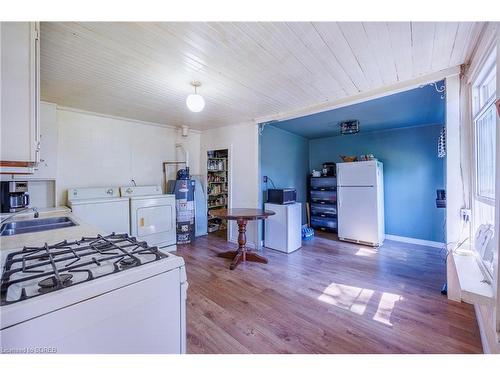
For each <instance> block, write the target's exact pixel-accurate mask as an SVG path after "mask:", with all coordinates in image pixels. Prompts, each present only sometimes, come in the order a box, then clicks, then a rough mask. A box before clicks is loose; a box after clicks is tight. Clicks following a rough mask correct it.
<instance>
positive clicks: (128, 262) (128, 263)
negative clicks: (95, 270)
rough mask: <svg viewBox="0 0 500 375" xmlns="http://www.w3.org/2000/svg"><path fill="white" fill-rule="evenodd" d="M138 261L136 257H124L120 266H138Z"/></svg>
mask: <svg viewBox="0 0 500 375" xmlns="http://www.w3.org/2000/svg"><path fill="white" fill-rule="evenodd" d="M137 263H138V261H137V259H135V258H123V259H122V260H120V267H121V268H122V269H124V268H130V267H134V266H136V265H137Z"/></svg>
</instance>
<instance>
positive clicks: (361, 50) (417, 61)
mask: <svg viewBox="0 0 500 375" xmlns="http://www.w3.org/2000/svg"><path fill="white" fill-rule="evenodd" d="M482 27H483V25H482V24H481V23H474V22H445V23H439V22H438V23H430V22H426V23H419V22H397V23H377V22H367V23H365V22H352V23H345V22H344V23H337V22H331V23H330V22H329V23H302V22H300V23H293V22H292V23H281V22H278V23H275V22H273V23H137V22H131V23H114V22H96V23H87V22H81V23H64V22H44V23H42V30H41V85H42V87H41V90H42V99H43V100H46V101H50V102H55V103H57V104H59V105H62V106H67V107H74V108H78V109H83V110H87V111H92V112H98V113H104V114H108V115H114V116H120V117H128V118H132V119H137V120H143V121H151V122H157V123H161V124H168V125H173V126H180V125H189V126H191V127H192V128H195V129H200V130H202V129H208V128H215V127H220V126H224V125H230V124H236V123H241V122H245V121H249V120H252V119H255V118H262V117H265V116H271V115H273V114H276V113H286V112H288V111H294V110H297V109H300V108H304V107H308V106H312V105H316V104H318V103H324V102H326V101H335V100H339V99H342V98H345V97H348V96H351V95H356V94H359V93H362V92H366V91H370V90H374V89H377V88H380V87H384V86H387V85H391V84H395V83H398V82H402V81H406V80H410V79H414V78H417V77H419V76H422V75H425V74H429V73H432V72H436V71H439V70H442V69H447V68H450V67H454V66H457V65H460V64H462V63H464V62H465V61H467V59H468V57H469V56H470V53H471V52H472V51H471V50H472V48H473V45H474V43H475V41H476V40H477V37H478V35H479V33H480V32H481V29H482ZM194 79H196V80H199V81H201V82H202V84H203V85H202V86H201V88H200V89H199V91H198V92H199V93H200V94H202V95H203V96H204V97H205V99H206V107H205V109H204V111H203V112H200V113H191V112H189V110H188V109H187V108H186V105H185V98H186V96H187V95H188V94H190V93H192V91H193V90H192V87H191V86H190V84H189V82H190V81H192V80H194Z"/></svg>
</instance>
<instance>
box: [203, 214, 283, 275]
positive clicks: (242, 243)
mask: <svg viewBox="0 0 500 375" xmlns="http://www.w3.org/2000/svg"><path fill="white" fill-rule="evenodd" d="M210 213H211V214H212V215H213V216H215V217H218V218H220V219H226V220H236V223H237V224H238V233H239V234H238V250H233V251H226V252H223V253H219V254H217V256H219V257H221V258H228V259H232V261H231V265H230V266H229V269H230V270H234V269H235V268H236V267H238V264H240V263H241V262H246V261H248V262H259V263H267V258H265V257H263V256H262V255H259V254H257V253H255V252H254V251H251V250H248V249H247V248H246V243H247V236H246V231H247V222H248V221H250V220H265V219H267V218H268V217H269V216H271V215H274V212H273V211H264V210H259V209H255V208H231V209H228V210H225V209H224V210H213V211H210Z"/></svg>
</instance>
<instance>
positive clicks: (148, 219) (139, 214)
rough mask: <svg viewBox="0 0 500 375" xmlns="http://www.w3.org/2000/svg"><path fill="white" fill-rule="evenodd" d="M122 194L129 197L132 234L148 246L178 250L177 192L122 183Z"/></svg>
mask: <svg viewBox="0 0 500 375" xmlns="http://www.w3.org/2000/svg"><path fill="white" fill-rule="evenodd" d="M120 194H121V196H122V197H127V198H128V199H130V234H131V235H132V236H134V237H137V239H138V240H140V241H146V242H147V243H148V245H149V246H158V247H163V248H164V250H166V251H175V250H176V249H177V245H176V242H177V241H176V225H175V224H176V222H175V220H176V219H175V195H173V194H163V193H162V190H161V186H158V185H152V186H151V185H148V186H122V187H120Z"/></svg>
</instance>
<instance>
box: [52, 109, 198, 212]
mask: <svg viewBox="0 0 500 375" xmlns="http://www.w3.org/2000/svg"><path fill="white" fill-rule="evenodd" d="M58 126H59V152H58V178H57V191H58V197H57V198H58V199H57V202H58V204H64V203H65V202H66V194H67V189H68V188H72V187H85V186H88V187H92V186H103V185H116V186H120V185H128V184H130V183H131V179H134V180H135V181H136V183H137V184H138V185H148V184H151V185H153V184H154V185H163V169H162V167H163V166H162V163H163V161H169V160H175V158H176V150H175V143H176V142H177V140H178V137H179V135H178V131H177V129H173V128H167V127H162V126H155V125H147V124H144V123H139V122H136V121H133V120H126V119H117V118H111V117H105V116H98V115H95V114H87V113H81V112H76V111H72V110H66V109H62V110H61V109H60V110H58ZM191 136H192V140H190V141H189V142H188V141H185V142H187V143H188V144H189V148H190V149H192V150H195V149H199V134H194V135H191ZM191 136H190V137H191ZM193 154H194V155H193V156H194V158H193V159H192V163H191V165H192V168H193V172H197V171H199V158H198V157H197V155H196V153H195V152H194V151H193ZM198 155H199V154H198Z"/></svg>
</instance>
